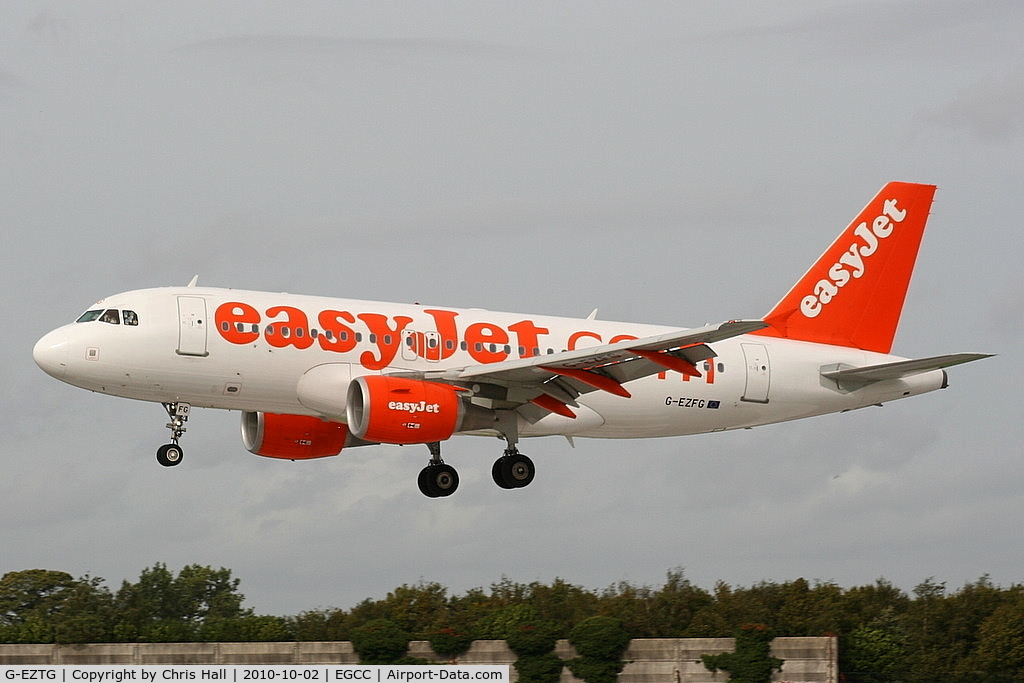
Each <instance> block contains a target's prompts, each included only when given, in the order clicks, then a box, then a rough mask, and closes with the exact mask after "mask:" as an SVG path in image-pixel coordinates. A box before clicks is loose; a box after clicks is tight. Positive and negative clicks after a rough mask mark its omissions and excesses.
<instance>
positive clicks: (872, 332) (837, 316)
mask: <svg viewBox="0 0 1024 683" xmlns="http://www.w3.org/2000/svg"><path fill="white" fill-rule="evenodd" d="M934 195H935V186H934V185H918V184H914V183H889V184H888V185H886V186H885V187H883V188H882V190H881V191H880V192H879V193H878V194H877V195H876V196H875V198H874V199H872V200H871V202H870V203H869V204H868V205H867V206H866V207H864V210H863V211H861V212H860V215H858V216H857V218H855V219H854V221H853V223H851V224H850V226H849V227H848V228H846V230H844V231H843V233H842V234H841V235H840V236H839V238H838V239H837V240H836V241H835V242H833V243H832V246H831V247H829V248H828V250H827V251H825V253H824V254H822V255H821V258H819V259H818V260H817V262H815V264H814V265H813V266H811V269H810V270H808V271H807V273H806V274H805V275H804V276H803V277H802V278H801V279H800V281H799V282H797V283H796V285H795V286H794V287H793V289H791V290H790V291H789V293H788V294H787V295H786V296H785V297H783V299H782V301H780V302H779V303H778V304H777V305H776V306H775V308H773V309H772V311H771V312H770V313H769V314H768V315H766V316H765V317H764V321H765V322H766V323H768V324H769V325H771V327H769V328H767V329H765V330H763V331H762V332H760V334H763V335H768V336H775V337H785V338H788V339H799V340H802V341H810V342H818V343H821V344H834V345H838V346H849V347H853V348H858V349H865V350H868V351H877V352H880V353H889V351H890V350H891V349H892V342H893V338H894V337H895V336H896V326H897V325H898V324H899V320H900V313H901V312H902V310H903V301H904V299H905V298H906V295H907V287H908V286H909V284H910V276H911V274H912V273H913V271H914V262H915V261H916V260H917V251H918V247H920V245H921V237H922V235H923V234H924V226H925V223H926V222H927V221H928V212H929V210H930V208H931V204H932V197H933V196H934Z"/></svg>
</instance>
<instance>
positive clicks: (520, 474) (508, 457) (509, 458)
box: [491, 451, 537, 489]
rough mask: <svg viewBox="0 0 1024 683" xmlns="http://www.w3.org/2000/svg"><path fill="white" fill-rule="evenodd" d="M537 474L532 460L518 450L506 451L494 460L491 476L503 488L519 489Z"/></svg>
mask: <svg viewBox="0 0 1024 683" xmlns="http://www.w3.org/2000/svg"><path fill="white" fill-rule="evenodd" d="M536 474H537V470H536V468H534V466H533V461H532V460H530V459H529V458H528V457H526V456H525V455H523V454H522V453H520V452H519V451H512V452H511V453H509V452H506V453H505V455H503V456H501V457H500V458H498V459H497V460H495V461H494V465H493V466H492V467H491V478H492V479H494V483H495V484H497V485H498V486H500V487H501V488H503V489H521V488H523V487H524V486H528V485H529V484H530V482H532V481H533V478H534V476H535V475H536Z"/></svg>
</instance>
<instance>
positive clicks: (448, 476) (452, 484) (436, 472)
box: [416, 465, 459, 498]
mask: <svg viewBox="0 0 1024 683" xmlns="http://www.w3.org/2000/svg"><path fill="white" fill-rule="evenodd" d="M416 483H417V484H418V485H419V487H420V493H422V494H423V495H425V496H427V497H428V498H445V497H447V496H450V495H452V494H453V493H455V490H456V489H457V488H459V473H458V472H456V471H455V468H454V467H452V466H451V465H427V466H426V467H424V468H423V469H422V470H420V475H419V477H418V478H417V480H416Z"/></svg>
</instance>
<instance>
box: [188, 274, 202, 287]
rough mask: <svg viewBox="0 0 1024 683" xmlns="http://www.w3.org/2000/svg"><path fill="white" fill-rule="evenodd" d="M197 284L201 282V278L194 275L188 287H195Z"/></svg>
mask: <svg viewBox="0 0 1024 683" xmlns="http://www.w3.org/2000/svg"><path fill="white" fill-rule="evenodd" d="M197 282H199V276H198V275H193V276H192V279H191V280H189V283H188V285H186V286H187V287H195V286H196V283H197Z"/></svg>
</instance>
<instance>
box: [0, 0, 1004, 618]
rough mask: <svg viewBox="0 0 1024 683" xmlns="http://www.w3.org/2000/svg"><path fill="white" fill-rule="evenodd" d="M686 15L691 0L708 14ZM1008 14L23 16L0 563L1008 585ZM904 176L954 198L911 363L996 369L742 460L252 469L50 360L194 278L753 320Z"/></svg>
mask: <svg viewBox="0 0 1024 683" xmlns="http://www.w3.org/2000/svg"><path fill="white" fill-rule="evenodd" d="M695 5H696V6H695ZM1021 35H1024V12H1022V11H1021V7H1020V4H1019V3H1018V2H1014V1H1011V0H1006V1H1002V2H1000V1H996V0H989V1H987V2H985V1H983V2H973V3H961V2H954V1H952V0H951V1H948V2H940V1H936V2H931V1H929V2H916V1H915V2H909V1H897V0H893V1H891V2H879V3H874V2H821V1H820V0H815V1H814V2H803V1H799V0H789V1H782V2H775V3H767V4H756V3H745V2H725V3H719V2H716V3H675V2H664V3H659V2H647V3H618V2H608V3H590V2H587V3H582V2H581V3H549V2H517V3H492V2H463V3H418V2H417V3H403V2H396V3H338V2H308V3H290V2H262V3H251V2H218V3H213V4H211V3H206V2H176V3H164V4H157V5H155V6H151V5H144V4H139V3H132V2H127V1H125V2H115V1H100V0H96V1H93V2H49V3H35V2H19V1H15V2H6V3H3V5H2V6H0V226H2V230H3V234H4V237H5V239H4V244H3V249H2V250H0V283H2V285H3V291H4V293H5V296H4V297H3V303H2V304H0V305H2V307H3V312H4V314H5V315H4V318H5V320H6V321H7V323H6V324H5V325H4V326H3V331H2V332H0V335H2V337H0V339H2V342H3V345H2V348H3V351H4V353H3V355H2V359H0V363H2V377H3V382H2V383H0V392H2V394H0V395H2V401H3V403H2V408H3V410H2V412H0V458H2V460H0V462H2V468H3V470H2V471H3V476H2V477H0V573H3V572H6V571H13V570H20V569H29V568H36V567H39V568H46V569H59V570H65V571H68V572H71V573H72V574H74V575H76V576H77V575H82V574H85V573H89V574H92V575H93V576H101V577H104V578H106V579H107V581H108V584H110V585H111V586H113V587H115V588H116V587H117V586H118V585H119V584H120V581H121V580H122V579H125V578H127V579H131V580H134V579H135V578H137V577H138V574H139V572H140V571H141V570H142V569H143V568H144V567H147V566H151V565H152V564H153V563H155V562H166V563H167V564H168V565H169V566H170V567H171V568H174V569H178V568H180V567H181V566H183V565H185V564H190V563H200V564H209V565H214V566H226V567H230V568H231V569H232V570H233V571H234V573H235V575H236V576H237V577H239V578H241V579H242V586H241V590H242V592H244V593H245V594H246V595H247V597H248V601H247V604H248V605H249V606H251V607H254V608H255V609H256V610H257V611H258V612H261V613H273V614H281V615H284V614H296V613H298V612H300V611H303V610H307V609H314V608H318V607H328V606H336V607H345V608H347V607H351V606H352V605H354V604H355V603H356V602H358V601H359V600H361V599H363V598H365V597H383V595H384V594H385V593H386V592H387V591H388V590H390V589H392V588H394V587H396V586H398V585H401V584H403V583H415V582H417V581H419V580H421V579H422V580H427V581H438V582H440V583H442V584H444V585H446V586H448V587H449V588H450V589H451V590H452V591H453V592H462V591H465V590H466V589H469V588H472V587H476V586H483V587H487V586H489V584H490V583H491V582H493V581H497V580H499V579H500V578H501V577H502V576H508V577H509V578H511V579H513V580H516V581H523V582H529V581H533V580H539V581H544V582H547V581H550V580H552V579H553V578H555V577H562V578H564V579H566V580H568V581H570V582H573V583H578V584H582V585H584V586H587V587H591V588H602V587H604V586H607V585H609V584H611V583H614V582H617V581H619V580H629V581H631V582H633V583H636V584H652V585H660V583H661V582H662V580H663V579H664V576H665V572H666V570H668V569H670V568H673V567H683V568H685V571H686V574H687V576H688V577H689V578H691V579H692V580H693V581H695V582H696V583H698V584H699V585H701V586H703V587H705V588H711V587H712V586H713V584H714V582H715V581H716V580H718V579H722V580H724V581H727V582H730V583H734V584H742V585H749V584H751V583H754V582H757V581H760V580H778V581H784V580H790V579H795V578H798V577H805V578H808V579H821V580H833V581H836V582H838V583H839V584H841V585H844V586H852V585H860V584H864V583H871V582H873V581H874V580H875V579H876V578H878V577H885V578H887V579H890V580H892V581H894V582H896V583H897V584H899V585H900V586H902V587H903V588H905V589H908V590H909V589H911V588H912V587H913V586H914V585H916V584H917V583H919V582H920V581H922V580H924V579H925V578H927V577H931V576H934V577H935V578H936V579H937V580H939V581H945V582H947V583H948V585H949V586H950V587H951V588H955V587H958V586H960V585H962V584H963V583H964V582H967V581H973V580H974V579H976V578H978V577H979V576H981V575H982V574H985V573H988V574H990V575H991V577H992V579H993V580H994V581H995V582H997V583H1000V584H1003V585H1008V584H1011V583H1015V582H1021V581H1024V575H1022V573H1021V572H1022V570H1021V567H1024V527H1022V525H1021V523H1020V520H1021V519H1024V495H1022V489H1024V458H1022V457H1021V455H1022V453H1021V451H1022V447H1021V444H1022V443H1024V427H1022V424H1024V419H1022V417H1024V415H1022V412H1024V411H1022V408H1021V405H1022V403H1021V400H1020V391H1021V386H1022V379H1024V377H1022V375H1024V373H1022V371H1021V367H1020V364H1019V363H1018V359H1020V358H1021V357H1022V356H1024V335H1022V332H1024V284H1022V279H1021V275H1020V273H1021V269H1020V259H1021V251H1022V248H1024V238H1022V236H1021V235H1022V230H1021V227H1022V226H1021V222H1022V217H1024V210H1022V204H1021V197H1022V186H1024V174H1022V170H1024V48H1022V46H1021V42H1020V36H1021ZM889 180H906V181H914V182H927V183H935V184H937V185H939V192H938V194H937V196H936V202H935V204H934V206H933V211H932V219H931V221H930V224H929V230H928V233H927V234H926V236H925V241H924V245H923V247H922V250H921V255H920V259H919V262H918V268H917V271H916V273H915V278H914V282H913V283H912V285H911V290H910V294H909V298H908V301H907V305H906V308H905V313H904V318H903V322H902V326H901V329H900V333H899V335H898V336H897V339H896V346H895V348H894V351H895V352H896V353H899V354H901V355H905V356H911V357H913V356H927V355H937V354H941V353H950V352H958V351H980V352H993V353H998V354H999V356H998V357H996V358H992V359H988V360H985V361H981V362H978V363H974V364H971V365H968V366H964V367H960V368H953V369H952V370H951V371H950V379H951V387H950V388H949V389H948V390H946V391H942V392H936V393H933V394H929V395H926V396H923V397H918V398H915V399H912V400H908V401H898V402H895V403H892V404H889V405H886V406H885V407H884V408H881V409H878V408H873V409H867V410H862V411H857V412H854V413H850V414H845V415H833V416H827V417H823V418H817V419H814V420H809V421H804V422H798V423H792V424H784V425H776V426H771V427H764V428H759V429H755V430H751V431H741V432H735V433H728V434H719V435H711V436H697V437H686V438H673V439H663V440H647V441H611V442H610V441H596V440H583V439H580V440H577V442H576V448H575V449H573V448H571V447H570V445H569V444H568V443H567V442H566V441H565V440H564V439H560V438H549V439H540V440H536V441H528V442H526V443H524V444H523V450H524V452H526V453H528V454H529V455H530V456H531V457H532V458H533V459H534V461H535V462H536V464H537V469H538V474H537V479H536V481H535V482H534V483H533V484H532V485H531V486H530V487H529V488H527V489H523V490H520V491H502V490H500V489H498V488H497V487H496V486H494V484H493V483H492V482H491V480H490V474H489V472H490V466H491V462H492V461H493V459H494V458H495V457H497V455H498V454H499V453H500V450H501V447H502V444H501V442H499V441H497V440H493V441H492V440H487V439H473V438H468V437H462V438H457V439H455V440H453V441H451V442H449V443H448V444H446V450H445V457H446V460H447V461H448V462H450V463H452V464H454V465H455V466H457V467H458V468H459V472H460V475H461V479H462V485H461V487H460V489H459V491H458V492H457V493H456V494H455V495H454V496H453V497H451V498H449V499H438V500H430V499H427V498H424V497H423V496H422V495H420V493H419V491H418V490H417V488H416V483H415V478H416V474H417V472H418V471H419V469H420V468H421V467H422V466H423V464H424V463H425V460H426V457H427V453H426V449H425V448H422V447H406V448H399V447H373V448H360V449H351V450H348V451H345V452H344V453H343V454H342V455H341V456H340V457H338V458H332V459H328V460H324V461H314V462H299V463H291V462H279V461H275V460H268V459H263V458H257V457H254V456H252V455H250V454H248V453H247V452H246V451H245V449H244V448H243V447H242V445H241V441H240V438H239V435H238V419H239V416H238V414H236V413H227V412H223V411H213V410H203V411H197V412H196V413H195V414H194V415H193V417H192V420H191V421H190V422H189V425H188V426H189V431H188V433H187V434H186V436H185V437H184V440H183V442H182V443H183V446H184V448H185V452H186V459H185V462H184V463H183V464H182V465H181V466H180V467H177V468H175V469H173V470H168V469H165V468H162V467H160V466H159V465H157V463H156V462H155V458H154V452H155V449H156V447H157V446H158V445H159V444H161V443H164V442H165V441H166V439H167V432H166V430H165V429H164V423H165V422H166V416H165V415H164V413H163V410H162V408H161V407H160V406H158V405H155V404H147V403H138V402H133V401H127V400H123V399H116V398H112V397H107V396H101V395H94V394H90V393H88V392H84V391H82V390H79V389H75V388H72V387H70V386H67V385H64V384H61V383H59V382H56V381H54V380H52V379H51V378H49V377H47V376H46V375H45V374H43V373H42V372H41V371H39V369H38V368H37V367H36V366H35V365H34V364H33V362H32V356H31V350H32V346H33V344H34V343H35V341H36V339H38V338H39V337H40V336H42V335H43V334H44V333H45V332H47V331H48V330H50V329H52V328H54V327H57V326H59V325H61V324H64V323H66V322H68V321H70V320H72V319H74V318H75V317H77V315H78V314H79V313H80V312H81V311H83V310H85V309H86V308H87V307H88V306H89V305H90V304H91V303H93V302H94V301H96V300H97V299H99V298H101V297H104V296H106V295H109V294H112V293H115V292H119V291H124V290H130V289H138V288H143V287H151V286H161V285H178V284H182V285H183V284H185V283H187V282H188V281H189V280H190V279H191V277H192V276H193V275H195V274H196V273H198V274H199V275H200V282H201V283H202V284H206V285H211V286H225V287H237V288H246V289H268V290H274V291H291V292H302V293H312V294H324V295H337V296H345V297H354V298H367V299H382V300H395V301H421V302H424V303H432V304H437V305H448V306H475V307H483V308H490V309H496V310H513V311H530V312H536V313H544V314H555V315H578V316H580V317H583V316H586V315H587V314H588V313H589V312H590V311H591V310H592V309H593V308H595V307H597V308H599V310H600V317H602V318H604V319H617V320H635V321H638V322H647V323H658V324H667V325H679V326H681V327H691V326H698V325H701V324H703V323H705V322H718V321H722V320H726V319H731V318H743V317H756V316H760V315H762V314H763V313H764V312H766V311H767V310H768V309H769V308H770V307H771V306H772V305H773V304H774V303H775V302H776V301H777V300H778V299H779V298H780V297H781V296H782V294H784V293H785V292H786V291H787V289H788V288H789V286H790V285H791V284H792V283H793V282H795V281H796V279H797V278H798V277H799V276H800V275H801V274H802V273H803V272H804V271H805V270H806V268H807V267H808V266H809V265H810V263H811V262H812V261H813V259H815V258H816V257H817V256H818V254H820V253H821V252H822V251H823V250H824V249H825V247H826V246H827V245H828V244H829V243H830V242H831V241H832V239H833V238H834V237H835V236H836V235H837V234H838V232H839V231H840V230H841V229H842V228H843V227H844V226H845V225H846V224H847V223H848V222H849V220H850V219H851V218H852V217H853V216H854V215H855V214H856V212H858V211H859V210H860V209H861V207H863V205H864V204H865V203H866V202H867V201H868V200H869V199H870V198H871V197H872V196H873V195H874V193H875V192H876V191H877V190H878V188H879V187H881V186H882V185H883V184H884V183H885V182H887V181H889Z"/></svg>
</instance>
